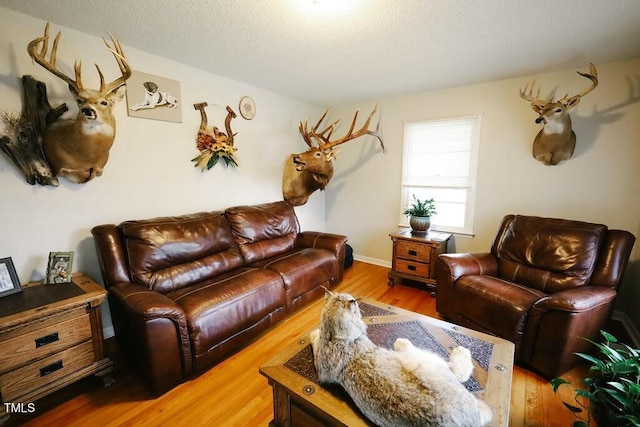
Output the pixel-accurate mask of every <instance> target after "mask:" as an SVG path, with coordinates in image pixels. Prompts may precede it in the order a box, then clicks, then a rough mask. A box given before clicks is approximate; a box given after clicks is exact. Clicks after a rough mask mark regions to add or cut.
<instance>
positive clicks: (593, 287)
mask: <svg viewBox="0 0 640 427" xmlns="http://www.w3.org/2000/svg"><path fill="white" fill-rule="evenodd" d="M634 241H635V237H634V236H633V235H632V234H631V233H629V232H626V231H621V230H609V229H608V228H607V227H606V226H605V225H601V224H591V223H585V222H579V221H569V220H563V219H553V218H540V217H533V216H521V215H507V216H506V217H505V218H504V219H503V221H502V225H501V226H500V229H499V231H498V234H497V236H496V238H495V241H494V242H493V245H492V247H491V252H489V253H474V254H462V253H460V254H443V255H440V257H439V258H438V261H437V264H436V277H437V279H436V280H437V299H436V309H437V311H438V312H439V313H440V314H441V315H442V316H443V317H445V318H446V319H448V320H450V321H452V322H454V323H457V324H459V325H462V326H467V327H470V328H473V329H476V330H479V331H483V332H486V333H490V334H493V335H497V336H500V337H502V338H505V339H507V340H509V341H511V342H513V343H514V344H515V359H516V362H518V363H520V364H522V365H525V366H527V367H529V368H532V369H533V370H535V371H537V372H538V373H540V374H542V375H543V376H544V377H545V378H547V379H551V378H554V377H557V376H559V375H561V374H563V373H564V372H566V371H567V370H569V369H570V368H571V367H572V366H574V364H575V363H576V362H577V357H576V356H575V355H574V354H573V353H574V352H589V351H590V350H591V349H592V347H593V346H592V345H591V344H589V343H588V342H586V341H585V340H583V339H580V338H579V337H585V338H589V339H597V338H598V337H599V330H600V329H603V328H604V327H605V325H606V323H607V321H608V320H609V318H610V316H611V313H612V311H613V303H614V300H615V298H616V295H617V289H618V286H619V284H620V281H621V279H622V276H623V274H624V271H625V268H626V265H627V263H628V260H629V255H630V253H631V249H632V247H633V244H634Z"/></svg>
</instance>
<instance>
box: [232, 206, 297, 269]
mask: <svg viewBox="0 0 640 427" xmlns="http://www.w3.org/2000/svg"><path fill="white" fill-rule="evenodd" d="M225 216H226V218H227V220H228V221H229V224H230V225H231V230H232V232H233V236H234V237H235V239H236V242H237V243H238V245H239V246H240V253H241V254H242V257H243V258H244V260H245V262H246V263H247V264H251V263H253V262H255V261H260V260H263V259H266V258H271V257H273V256H276V255H279V254H282V253H285V252H289V251H290V250H292V249H293V248H294V246H295V242H296V236H297V235H298V232H299V225H298V219H297V218H296V214H295V211H294V210H293V206H291V204H289V203H288V202H284V201H283V202H275V203H266V204H262V205H255V206H236V207H233V208H229V209H227V210H226V211H225Z"/></svg>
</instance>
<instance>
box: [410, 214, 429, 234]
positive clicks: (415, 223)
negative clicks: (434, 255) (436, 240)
mask: <svg viewBox="0 0 640 427" xmlns="http://www.w3.org/2000/svg"><path fill="white" fill-rule="evenodd" d="M409 225H410V226H411V229H412V230H413V231H414V232H416V233H426V232H427V231H429V227H431V217H430V216H411V217H410V218H409Z"/></svg>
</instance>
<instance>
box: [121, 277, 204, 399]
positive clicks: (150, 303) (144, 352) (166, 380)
mask: <svg viewBox="0 0 640 427" xmlns="http://www.w3.org/2000/svg"><path fill="white" fill-rule="evenodd" d="M109 301H110V306H111V307H112V311H116V312H117V314H116V315H115V316H112V317H113V319H114V326H117V327H116V338H120V340H119V342H121V343H122V344H124V345H126V346H128V347H133V348H132V349H129V350H130V351H127V353H129V354H133V355H135V357H136V358H137V360H135V362H136V364H137V365H138V366H137V368H138V369H143V370H144V372H145V375H146V377H147V379H148V380H149V381H150V383H151V388H152V389H153V391H154V392H156V393H163V392H164V391H166V390H169V389H170V388H171V387H173V386H174V385H175V384H178V383H179V382H180V381H181V380H182V378H183V377H185V376H187V375H189V374H190V373H191V372H192V371H193V365H192V358H191V343H190V340H189V332H188V329H187V320H186V316H185V313H184V311H183V310H182V308H181V307H180V306H179V305H178V304H177V303H176V302H175V301H173V300H171V299H170V298H168V297H166V296H165V295H163V294H161V293H159V292H156V291H153V290H150V289H148V288H146V287H144V286H140V285H137V284H134V283H130V282H120V283H116V284H114V285H112V286H111V287H110V288H109ZM116 321H117V324H115V322H116ZM118 335H124V336H120V337H118Z"/></svg>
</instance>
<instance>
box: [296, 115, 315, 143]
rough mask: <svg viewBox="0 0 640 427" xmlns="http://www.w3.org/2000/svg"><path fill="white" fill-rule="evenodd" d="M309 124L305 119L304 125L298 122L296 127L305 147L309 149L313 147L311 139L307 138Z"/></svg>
mask: <svg viewBox="0 0 640 427" xmlns="http://www.w3.org/2000/svg"><path fill="white" fill-rule="evenodd" d="M308 128H309V124H308V123H307V120H306V119H305V121H304V124H303V123H302V122H300V126H298V130H299V131H300V135H302V139H304V142H306V143H307V145H308V146H309V148H314V147H313V143H312V142H311V138H310V136H309V129H308Z"/></svg>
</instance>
